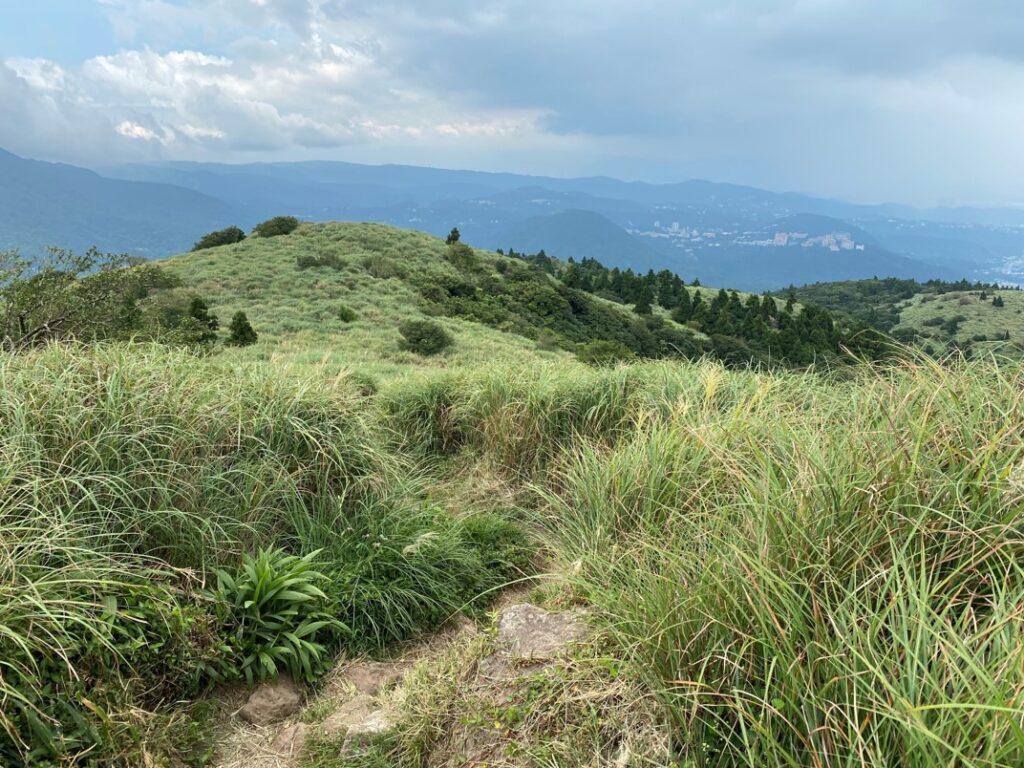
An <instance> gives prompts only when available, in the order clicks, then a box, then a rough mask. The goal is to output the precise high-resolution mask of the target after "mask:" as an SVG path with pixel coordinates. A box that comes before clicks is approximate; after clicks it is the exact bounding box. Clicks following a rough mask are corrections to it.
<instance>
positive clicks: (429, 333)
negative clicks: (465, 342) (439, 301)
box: [398, 320, 455, 355]
mask: <svg viewBox="0 0 1024 768" xmlns="http://www.w3.org/2000/svg"><path fill="white" fill-rule="evenodd" d="M398 332H399V333H400V334H402V341H401V343H400V346H401V348H402V349H405V350H408V351H410V352H415V353H416V354H418V355H436V354H438V353H439V352H442V351H444V350H445V349H447V348H448V347H450V346H452V344H454V343H455V339H453V338H452V336H451V334H449V333H448V331H446V330H445V329H444V327H443V326H442V325H440V324H439V323H435V322H434V321H433V320H408V321H406V322H404V323H402V324H401V325H399V326H398Z"/></svg>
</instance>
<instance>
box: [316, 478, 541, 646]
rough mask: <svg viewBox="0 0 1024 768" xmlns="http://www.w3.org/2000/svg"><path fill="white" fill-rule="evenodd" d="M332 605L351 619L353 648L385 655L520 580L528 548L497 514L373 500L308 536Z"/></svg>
mask: <svg viewBox="0 0 1024 768" xmlns="http://www.w3.org/2000/svg"><path fill="white" fill-rule="evenodd" d="M306 540H307V542H308V544H309V545H310V546H316V547H318V548H322V552H321V554H320V555H319V558H318V563H319V566H318V567H320V568H321V569H322V570H323V572H324V573H325V574H326V575H327V576H328V579H327V581H326V582H324V584H323V589H324V591H325V592H326V593H327V595H328V597H329V598H330V601H331V610H332V612H333V613H334V615H335V616H337V617H338V618H339V619H340V620H341V621H343V622H344V623H345V625H346V626H347V627H348V631H347V632H346V633H345V638H344V639H345V648H346V650H348V651H349V652H350V653H362V652H380V651H383V650H385V649H386V648H388V647H389V646H390V645H392V644H394V643H396V642H400V641H404V640H408V639H409V638H411V637H415V636H416V635H417V634H418V633H420V632H423V631H425V630H427V629H430V628H434V627H437V626H440V625H442V624H444V623H445V622H446V621H448V620H449V619H451V617H452V616H453V615H456V614H457V613H458V612H460V611H466V610H472V609H473V607H474V606H475V605H476V604H477V603H480V604H481V605H482V604H484V603H485V602H486V599H487V594H488V592H489V591H490V590H493V589H495V588H496V587H499V586H501V585H503V584H505V583H507V582H509V581H513V580H515V579H517V578H520V577H521V576H522V575H523V574H524V573H525V571H526V570H527V569H528V567H529V564H530V553H529V551H528V550H529V546H528V543H527V542H526V541H524V537H523V535H522V532H521V531H520V530H519V529H518V528H517V527H516V526H515V525H514V524H513V523H512V522H511V521H510V520H509V519H505V518H504V517H501V516H498V515H496V514H493V513H486V514H485V513H477V514H472V515H466V516H465V517H464V518H462V519H459V520H456V519H454V518H453V517H452V516H451V515H449V514H448V513H447V512H445V511H444V510H443V509H441V508H440V507H438V506H436V505H434V504H430V503H429V502H421V503H417V502H415V501H408V500H403V499H400V498H391V499H378V500H368V501H367V502H365V503H363V504H360V505H357V506H356V507H355V508H354V509H352V510H348V511H344V512H343V511H341V510H339V512H338V514H337V515H336V516H335V517H333V518H332V517H323V518H321V519H320V520H319V521H318V524H317V526H316V527H314V528H311V529H310V530H309V531H307V533H306Z"/></svg>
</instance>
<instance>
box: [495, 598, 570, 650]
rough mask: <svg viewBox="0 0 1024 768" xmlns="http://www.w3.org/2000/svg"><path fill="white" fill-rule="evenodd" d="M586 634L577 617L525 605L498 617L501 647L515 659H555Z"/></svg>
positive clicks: (502, 613)
mask: <svg viewBox="0 0 1024 768" xmlns="http://www.w3.org/2000/svg"><path fill="white" fill-rule="evenodd" d="M586 634H587V625H586V623H585V622H584V621H583V619H582V618H581V617H580V615H579V614H578V613H573V612H564V613H548V612H547V611H545V610H544V609H543V608H538V607H537V606H535V605H529V604H528V603H522V604H520V605H513V606H509V607H508V608H506V609H505V610H503V611H502V612H501V614H500V615H499V616H498V643H499V644H500V645H501V646H503V648H504V649H505V650H506V651H507V652H508V653H509V654H510V655H511V656H513V657H514V658H518V659H532V658H542V659H546V658H552V657H554V656H557V655H558V654H559V653H561V652H562V651H564V650H565V649H566V648H567V647H568V646H569V645H571V644H572V643H574V642H577V641H579V640H581V639H583V637H585V636H586Z"/></svg>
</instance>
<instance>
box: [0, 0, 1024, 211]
mask: <svg viewBox="0 0 1024 768" xmlns="http://www.w3.org/2000/svg"><path fill="white" fill-rule="evenodd" d="M1021 41H1024V2H1021V0H629V1H628V2H626V1H625V0H622V1H621V2H620V1H616V2H609V1H608V0H415V1H410V2H402V1H399V0H33V2H31V3H28V2H14V1H13V0H9V1H5V2H3V3H2V4H0V104H2V105H3V107H2V109H0V147H2V148H4V149H7V150H9V151H11V152H15V153H16V154H20V155H22V156H25V157H32V158H39V159H47V160H60V161H65V162H72V163H77V164H81V165H87V166H92V167H97V166H102V165H104V164H109V163H118V162H136V161H155V160H202V161H217V162H253V161H276V160H306V159H338V160H349V161H354V162H366V163H392V162H393V163H410V164H416V165H430V166H436V167H449V168H473V169H480V170H494V171H515V172H521V173H533V174H541V175H551V176H581V175H609V176H616V177H618V178H624V179H639V180H647V181H655V182H670V181H681V180H684V179H688V178H706V179H711V180H713V181H729V182H735V183H743V184H751V185H754V186H760V187H765V188H768V189H773V190H793V191H800V192H805V193H809V194H818V195H824V196H829V197H838V198H843V199H847V200H851V201H857V202H883V201H898V202H906V203H912V204H918V205H934V204H982V205H993V204H1005V205H1021V204H1024V43H1022V42H1021Z"/></svg>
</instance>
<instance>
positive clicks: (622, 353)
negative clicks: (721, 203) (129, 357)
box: [162, 223, 884, 376]
mask: <svg viewBox="0 0 1024 768" xmlns="http://www.w3.org/2000/svg"><path fill="white" fill-rule="evenodd" d="M162 266H163V267H164V269H165V270H167V272H168V273H170V274H171V275H172V276H173V277H175V278H176V279H177V280H178V282H180V283H181V284H182V285H183V286H186V287H187V289H188V290H191V291H195V292H197V293H198V294H200V295H202V296H203V297H204V298H206V299H207V300H208V302H209V304H210V308H211V310H212V311H213V312H214V313H216V314H218V315H220V316H230V315H231V314H233V313H234V312H237V311H240V310H244V311H245V312H246V313H247V315H248V317H249V319H250V320H251V321H252V323H253V325H254V327H255V328H256V330H257V331H258V333H259V334H260V338H261V343H260V344H258V345H256V346H254V347H252V348H251V349H248V350H245V351H243V352H239V353H237V356H238V357H240V358H241V359H272V360H273V361H274V362H275V363H278V364H290V363H295V364H299V365H303V366H307V365H310V364H316V365H318V366H320V367H321V368H322V369H323V370H324V371H325V372H327V373H330V374H334V373H337V372H340V371H342V370H351V369H353V368H355V369H358V370H359V371H360V372H364V373H370V374H372V375H380V376H390V375H394V374H396V373H399V372H401V371H409V370H412V369H415V368H418V367H421V366H424V365H426V366H429V367H437V368H450V367H459V366H464V365H467V364H473V363H476V362H480V361H485V360H487V361H507V362H508V364H509V365H513V366H516V365H524V364H530V362H531V361H533V360H536V359H538V358H540V359H557V358H559V357H562V358H564V357H565V355H566V353H574V352H589V351H591V350H588V349H587V347H588V345H592V344H594V343H600V344H603V347H601V350H603V351H602V352H601V353H600V354H598V355H591V357H594V356H600V355H601V354H603V355H604V356H605V357H608V358H610V359H613V360H614V359H625V358H631V357H640V358H664V357H678V358H688V359H698V358H700V357H702V356H705V355H709V356H713V357H718V358H720V359H722V360H725V361H727V362H729V363H732V364H737V365H747V364H748V363H751V362H757V363H764V364H768V363H772V364H783V365H794V366H806V365H810V364H812V363H815V362H817V363H822V362H825V363H832V362H836V361H838V360H839V359H840V358H841V357H842V356H843V352H842V349H843V348H846V347H853V348H855V350H856V351H857V352H859V353H864V354H867V356H869V357H872V356H876V355H878V354H881V353H882V352H883V351H884V350H883V346H884V345H883V346H880V345H879V344H878V343H877V334H864V333H863V331H861V330H860V329H859V328H858V327H857V326H856V324H854V323H850V324H845V325H844V324H840V323H837V322H836V321H835V319H834V318H833V317H832V316H831V314H830V313H828V312H825V311H823V310H820V309H817V308H814V307H806V306H801V305H796V304H791V303H787V302H786V301H785V300H778V301H777V300H775V299H770V298H766V299H764V301H762V299H761V297H758V296H753V295H748V294H742V295H741V294H739V293H736V292H725V291H722V290H721V289H714V290H709V289H707V288H700V289H698V288H696V287H693V286H689V287H688V286H685V285H683V283H682V281H681V280H680V279H679V278H678V277H676V276H674V275H671V273H668V272H663V273H659V274H658V275H655V274H654V273H649V274H647V275H637V274H635V273H633V272H631V271H628V270H627V271H620V270H618V269H614V270H608V269H605V268H604V267H602V266H601V265H600V264H598V263H597V262H594V261H592V260H587V261H584V262H581V263H579V264H568V263H565V262H560V261H557V260H554V259H548V258H546V257H543V256H533V257H524V256H522V255H518V254H517V255H515V257H513V256H506V255H504V254H500V253H490V252H486V251H479V250H475V249H472V248H470V247H468V246H466V245H465V244H463V243H461V242H455V243H453V244H445V243H444V242H443V241H442V240H439V239H437V238H434V237H431V236H429V235H425V234H422V233H418V232H410V231H407V230H398V229H394V228H392V227H387V226H383V225H378V224H348V223H333V224H304V225H302V226H301V227H299V228H298V229H297V230H296V231H295V232H294V233H292V234H289V235H286V236H281V237H272V238H263V237H250V238H248V239H246V240H244V241H243V242H240V243H237V244H232V245H226V246H222V247H214V248H209V249H204V250H199V251H196V252H192V253H187V254H183V255H181V256H178V257H175V258H174V259H170V260H168V261H166V262H162ZM698 295H699V296H701V297H702V301H701V304H702V305H701V306H695V307H694V308H693V311H692V312H691V311H687V313H686V314H680V313H681V312H682V307H681V306H680V296H684V298H685V299H686V302H687V305H689V302H690V300H691V298H692V299H694V300H696V297H697V296H698ZM428 318H429V319H433V320H435V321H437V322H438V323H440V324H441V325H442V326H443V327H444V328H445V329H446V330H447V331H448V332H449V333H450V334H451V335H452V336H453V337H454V338H455V342H456V343H455V344H454V345H453V346H452V347H451V349H450V350H449V351H447V352H446V353H445V354H444V355H440V356H436V357H428V358H424V357H423V356H420V355H416V354H413V353H411V352H410V351H409V350H407V349H403V348H402V345H401V343H400V337H399V326H400V325H401V324H403V323H406V322H408V321H410V320H423V319H428Z"/></svg>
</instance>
